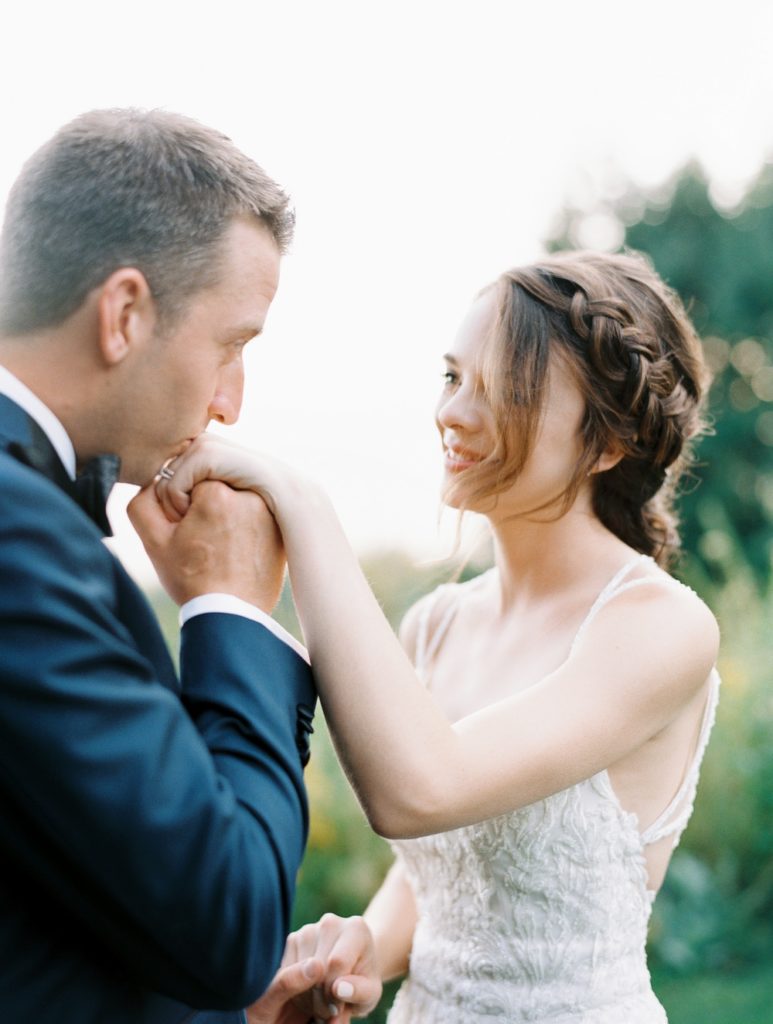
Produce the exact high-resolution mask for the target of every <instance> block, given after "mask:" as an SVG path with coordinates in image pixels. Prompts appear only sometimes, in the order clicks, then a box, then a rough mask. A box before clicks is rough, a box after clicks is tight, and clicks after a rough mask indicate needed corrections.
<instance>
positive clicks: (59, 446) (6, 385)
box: [0, 366, 76, 480]
mask: <svg viewBox="0 0 773 1024" xmlns="http://www.w3.org/2000/svg"><path fill="white" fill-rule="evenodd" d="M0 395H5V396H6V398H10V399H11V401H12V402H16V404H17V405H18V406H20V407H21V408H22V409H23V410H24V411H25V412H26V413H27V415H28V416H31V417H32V418H33V420H35V422H36V423H37V425H38V426H39V427H40V429H41V430H42V431H43V432H44V433H45V435H46V437H47V438H48V440H49V441H50V442H51V444H52V445H53V446H54V448H55V450H56V454H57V455H58V456H59V458H60V459H61V460H62V465H63V466H64V468H65V469H66V470H67V472H68V473H69V474H70V477H71V478H72V479H73V480H74V479H75V466H76V462H75V449H74V448H73V446H72V441H71V440H70V438H69V436H68V434H67V431H66V430H65V429H64V427H63V426H62V424H61V422H60V420H58V419H57V417H56V416H54V414H53V413H52V412H51V410H50V409H49V408H48V406H47V405H44V403H43V402H41V401H40V399H39V398H38V396H37V395H36V394H34V393H33V392H32V391H30V389H29V388H28V387H27V385H26V384H22V382H21V381H20V380H19V378H18V377H15V376H14V375H13V374H12V373H11V371H10V370H6V368H5V367H4V366H0Z"/></svg>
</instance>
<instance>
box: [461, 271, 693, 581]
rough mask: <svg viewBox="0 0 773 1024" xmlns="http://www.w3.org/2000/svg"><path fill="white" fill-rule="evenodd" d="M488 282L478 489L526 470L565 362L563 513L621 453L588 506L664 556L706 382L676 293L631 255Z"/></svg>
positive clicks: (674, 536)
mask: <svg viewBox="0 0 773 1024" xmlns="http://www.w3.org/2000/svg"><path fill="white" fill-rule="evenodd" d="M492 290H493V292H494V294H495V296H496V303H497V311H496V318H495V322H494V326H493V328H492V332H491V336H490V339H489V344H488V347H487V358H486V360H485V366H484V371H483V386H484V388H485V391H486V395H487V399H488V401H489V402H490V404H491V407H492V411H493V413H494V416H495V419H496V422H497V424H498V425H499V438H498V443H497V446H496V450H495V451H494V452H493V453H492V454H491V455H490V456H489V458H487V459H486V460H484V462H483V463H481V465H480V467H478V468H477V470H476V471H475V472H476V476H475V478H474V481H475V487H474V496H475V497H476V498H481V497H485V496H493V495H496V494H498V493H501V492H502V491H504V490H505V489H506V488H507V487H509V486H510V484H511V483H512V481H513V479H514V478H515V477H516V476H517V475H518V473H519V472H520V471H521V470H522V468H523V466H524V464H525V463H526V460H527V458H528V457H529V454H530V452H531V450H532V448H533V446H534V441H535V438H536V435H537V431H538V429H539V425H540V419H541V412H542V406H543V397H544V395H545V393H546V390H547V383H548V372H549V367H550V361H551V359H553V358H560V359H562V360H563V361H564V364H565V365H567V366H568V367H569V369H570V370H571V372H572V373H573V375H574V378H575V380H576V382H577V384H578V386H579V388H580V390H581V392H582V395H583V397H584V400H585V412H584V416H583V421H582V426H581V431H582V440H583V453H582V456H581V458H580V460H579V462H578V464H577V467H576V470H575V473H574V475H573V478H572V480H571V481H570V483H569V485H568V486H567V488H566V490H565V491H564V493H563V494H561V495H559V496H558V498H557V499H556V503H557V504H558V505H559V513H558V514H559V515H562V514H563V513H564V512H565V511H567V510H568V508H569V507H570V506H571V504H572V502H573V501H574V499H575V497H576V496H577V493H578V491H579V488H580V486H581V485H582V482H583V480H584V479H585V478H586V477H587V475H588V473H589V472H590V471H591V469H592V468H593V467H594V466H595V464H596V462H597V460H598V459H599V457H600V456H601V455H602V453H603V452H604V451H607V450H609V449H613V450H616V451H617V452H618V453H621V454H622V457H621V458H620V461H619V462H618V463H617V464H616V465H615V466H613V467H612V468H611V469H609V470H606V471H603V472H601V471H600V472H597V473H594V474H593V475H592V478H591V486H592V501H593V510H594V512H595V514H596V515H597V516H598V518H599V519H600V520H601V522H602V523H603V524H604V525H605V526H606V527H607V528H608V529H609V530H611V531H612V532H613V533H615V534H616V535H617V536H618V537H620V538H621V540H623V541H625V543H627V544H629V545H630V546H631V547H633V548H635V549H636V550H638V551H641V552H643V553H645V554H649V555H653V556H655V558H656V559H657V560H658V562H660V563H661V564H664V565H665V564H667V563H668V562H669V560H670V558H671V556H672V554H673V553H674V552H675V551H676V550H677V549H678V547H679V535H678V532H677V520H676V516H675V514H674V511H673V508H672V505H673V499H674V496H675V490H676V485H677V482H678V480H679V477H680V475H681V474H682V472H683V471H684V470H685V468H686V467H687V465H688V464H689V461H690V458H691V445H690V442H691V440H693V439H694V438H696V437H697V436H698V435H699V434H700V433H701V432H702V430H703V429H704V422H703V419H702V416H701V407H702V404H703V399H704V396H705V392H706V388H707V386H708V382H709V375H708V371H707V368H706V365H705V363H704V360H703V352H702V348H701V344H700V340H699V339H698V337H697V335H696V333H695V330H694V328H693V327H692V324H691V323H690V321H689V319H688V317H687V314H686V313H685V310H684V307H683V306H682V303H681V301H680V300H679V298H678V297H677V295H676V294H675V293H674V292H673V291H672V290H671V289H669V288H668V287H667V286H666V285H665V284H664V283H663V282H662V281H661V279H660V278H659V277H658V276H657V274H656V273H655V271H654V270H653V269H652V267H651V266H650V265H649V263H648V262H647V261H646V260H645V259H644V257H642V256H640V255H638V254H634V253H628V254H626V255H606V254H600V253H590V252H575V253H564V254H561V255H556V256H552V257H549V258H546V259H544V260H542V261H540V262H539V263H535V264H533V265H532V266H528V267H521V268H517V269H515V270H510V271H507V272H505V273H504V274H502V275H501V276H500V277H499V279H498V280H497V281H496V282H495V283H494V284H493V285H490V286H489V287H488V288H487V289H484V293H485V292H487V291H492ZM465 477H466V480H469V479H470V477H469V475H468V474H465ZM467 493H468V494H469V492H467ZM468 502H469V497H468V499H467V501H465V502H464V503H465V504H467V503H468ZM550 504H551V505H552V504H554V503H553V502H551V503H550ZM535 511H537V510H535Z"/></svg>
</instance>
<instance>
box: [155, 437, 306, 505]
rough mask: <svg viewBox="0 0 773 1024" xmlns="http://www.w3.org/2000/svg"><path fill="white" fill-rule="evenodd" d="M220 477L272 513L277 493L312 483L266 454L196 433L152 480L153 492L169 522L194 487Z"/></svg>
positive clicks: (298, 490) (299, 490)
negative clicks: (255, 497) (260, 500)
mask: <svg viewBox="0 0 773 1024" xmlns="http://www.w3.org/2000/svg"><path fill="white" fill-rule="evenodd" d="M204 480H221V481H222V482H223V483H226V484H229V485H230V486H231V487H233V488H234V490H237V491H255V492H256V493H257V494H259V495H260V496H261V498H263V500H264V501H265V503H266V505H267V506H268V508H269V510H270V512H271V513H272V514H273V515H274V516H276V515H277V511H278V506H279V499H280V496H282V495H284V496H285V497H286V498H287V499H289V497H290V496H291V495H293V494H300V493H302V492H305V491H309V492H311V491H312V489H313V485H312V484H311V483H310V482H308V481H305V480H302V478H301V477H300V475H299V474H297V473H296V472H294V471H293V470H291V469H290V468H289V467H288V466H285V465H283V464H282V463H281V462H279V461H278V460H277V459H273V458H271V457H270V456H268V455H263V454H259V453H258V452H253V451H250V450H249V449H247V448H241V447H239V445H235V444H233V443H232V442H230V441H226V440H224V439H223V438H222V437H219V436H217V435H216V434H207V433H204V434H199V436H198V437H197V438H196V440H195V441H193V442H192V443H191V444H190V445H189V447H188V448H187V449H186V450H185V452H183V454H182V455H178V456H177V458H174V459H172V460H171V461H170V462H168V463H167V464H166V465H165V466H164V467H163V468H162V469H161V471H160V474H159V476H158V479H157V481H156V494H157V495H158V500H159V501H160V503H161V505H162V507H163V509H164V513H165V515H166V517H167V519H169V520H170V522H179V521H180V520H181V519H182V518H183V516H184V515H185V513H186V512H187V511H188V509H189V507H190V503H191V493H192V492H193V489H194V487H195V486H196V485H197V484H199V483H201V482H202V481H204Z"/></svg>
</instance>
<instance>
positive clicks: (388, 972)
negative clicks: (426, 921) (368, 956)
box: [363, 860, 416, 981]
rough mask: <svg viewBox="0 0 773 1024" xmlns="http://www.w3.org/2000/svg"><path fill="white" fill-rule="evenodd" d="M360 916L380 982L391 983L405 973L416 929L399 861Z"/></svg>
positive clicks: (410, 900)
mask: <svg viewBox="0 0 773 1024" xmlns="http://www.w3.org/2000/svg"><path fill="white" fill-rule="evenodd" d="M363 917H364V918H365V923H366V924H367V925H368V927H369V928H370V930H371V933H372V935H373V942H374V943H375V947H376V962H377V964H378V967H379V971H380V973H381V980H382V981H391V979H392V978H399V977H401V976H402V975H403V974H407V973H408V959H409V957H410V953H411V946H412V945H413V933H414V930H415V928H416V903H415V901H414V898H413V890H412V889H411V886H410V883H409V882H408V879H407V878H406V877H405V872H404V870H403V867H402V865H401V863H400V861H399V860H397V861H395V863H394V864H393V865H392V867H391V868H390V870H389V873H388V874H387V876H386V878H385V879H384V881H383V883H382V885H381V888H380V889H379V890H378V892H377V893H376V895H375V896H374V897H373V899H372V900H371V901H370V904H369V905H368V909H367V910H366V911H365V913H364V914H363Z"/></svg>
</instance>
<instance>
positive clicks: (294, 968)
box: [247, 914, 381, 1024]
mask: <svg viewBox="0 0 773 1024" xmlns="http://www.w3.org/2000/svg"><path fill="white" fill-rule="evenodd" d="M298 965H301V966H302V968H303V971H304V974H303V975H299V974H298V970H299V968H298ZM296 975H297V976H298V978H296ZM303 976H307V977H309V978H310V979H311V980H310V981H309V982H308V985H307V987H306V988H305V989H304V990H303V991H298V985H299V984H300V985H303V981H302V980H300V981H298V979H302V977H303ZM380 998H381V978H380V975H379V971H378V967H377V964H376V953H375V948H374V945H373V937H372V935H371V932H370V929H369V928H368V926H367V925H366V924H365V921H364V920H363V919H362V918H361V917H338V916H336V915H335V914H325V915H324V917H322V918H321V919H320V920H319V921H318V922H317V923H316V924H308V925H305V926H304V927H303V928H301V929H300V930H299V931H297V932H293V933H292V934H291V935H289V936H288V938H287V944H286V946H285V952H284V956H283V958H282V966H281V967H280V969H279V971H277V973H276V976H275V977H274V980H273V981H272V983H271V985H270V986H269V988H268V990H267V991H266V993H265V994H264V995H263V996H262V997H261V998H260V999H259V1000H258V1001H257V1002H256V1003H254V1004H253V1005H252V1006H251V1007H250V1008H249V1009H248V1011H247V1020H248V1022H249V1024H294V1022H296V1021H298V1022H300V1021H303V1022H305V1021H308V1020H309V1019H311V1018H313V1019H315V1020H327V1021H329V1022H330V1024H349V1022H350V1021H351V1020H352V1018H355V1017H365V1016H367V1014H369V1013H370V1012H371V1010H373V1009H374V1007H375V1006H376V1005H377V1003H378V1001H379V999H380Z"/></svg>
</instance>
